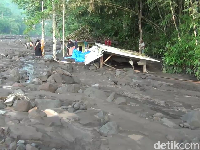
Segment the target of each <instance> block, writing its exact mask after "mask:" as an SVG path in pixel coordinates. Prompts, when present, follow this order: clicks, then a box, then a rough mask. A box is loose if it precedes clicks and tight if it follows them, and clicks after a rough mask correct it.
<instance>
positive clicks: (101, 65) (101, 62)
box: [100, 56, 103, 68]
mask: <svg viewBox="0 0 200 150" xmlns="http://www.w3.org/2000/svg"><path fill="white" fill-rule="evenodd" d="M102 67H103V56H101V57H100V68H102Z"/></svg>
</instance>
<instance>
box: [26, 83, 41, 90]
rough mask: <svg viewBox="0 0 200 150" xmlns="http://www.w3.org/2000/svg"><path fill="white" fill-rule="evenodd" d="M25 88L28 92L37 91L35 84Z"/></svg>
mask: <svg viewBox="0 0 200 150" xmlns="http://www.w3.org/2000/svg"><path fill="white" fill-rule="evenodd" d="M26 88H27V89H28V90H30V91H37V88H38V87H37V85H35V84H28V85H27V86H26Z"/></svg>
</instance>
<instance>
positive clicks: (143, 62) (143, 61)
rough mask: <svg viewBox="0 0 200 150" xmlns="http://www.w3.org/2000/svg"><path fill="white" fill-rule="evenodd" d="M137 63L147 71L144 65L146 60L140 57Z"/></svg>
mask: <svg viewBox="0 0 200 150" xmlns="http://www.w3.org/2000/svg"><path fill="white" fill-rule="evenodd" d="M138 65H139V66H143V72H144V73H145V72H147V67H146V60H144V59H141V60H140V61H139V62H138Z"/></svg>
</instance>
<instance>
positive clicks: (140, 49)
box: [139, 39, 145, 54]
mask: <svg viewBox="0 0 200 150" xmlns="http://www.w3.org/2000/svg"><path fill="white" fill-rule="evenodd" d="M144 49H145V44H144V41H143V40H142V39H140V41H139V53H140V54H144Z"/></svg>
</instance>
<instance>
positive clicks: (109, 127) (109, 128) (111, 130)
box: [99, 122, 118, 136]
mask: <svg viewBox="0 0 200 150" xmlns="http://www.w3.org/2000/svg"><path fill="white" fill-rule="evenodd" d="M99 131H100V133H101V135H102V136H109V135H113V134H117V133H118V125H117V123H116V122H108V123H106V124H105V125H103V126H102V127H101V128H100V130H99Z"/></svg>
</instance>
